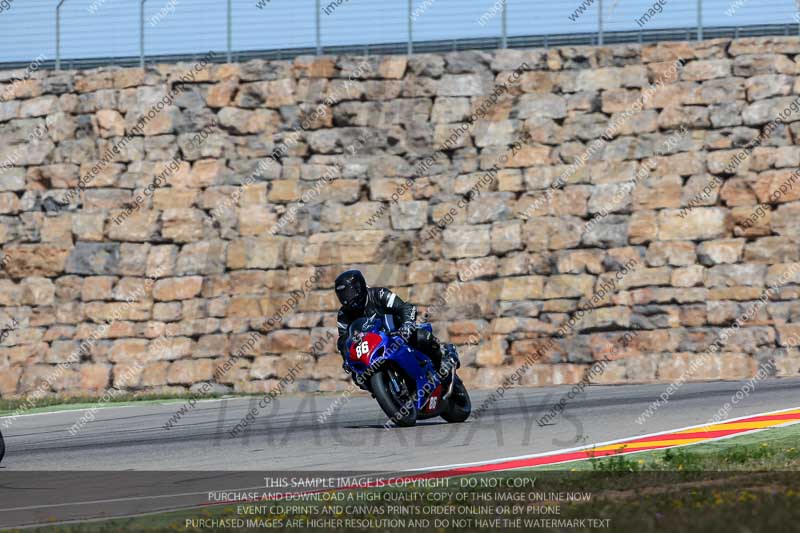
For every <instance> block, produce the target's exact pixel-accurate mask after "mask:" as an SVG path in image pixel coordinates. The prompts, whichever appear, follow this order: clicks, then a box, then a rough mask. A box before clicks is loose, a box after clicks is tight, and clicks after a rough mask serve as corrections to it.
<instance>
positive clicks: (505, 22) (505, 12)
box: [502, 0, 508, 48]
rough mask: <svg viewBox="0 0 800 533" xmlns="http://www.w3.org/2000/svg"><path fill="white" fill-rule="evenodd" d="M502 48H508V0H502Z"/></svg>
mask: <svg viewBox="0 0 800 533" xmlns="http://www.w3.org/2000/svg"><path fill="white" fill-rule="evenodd" d="M502 47H503V48H508V0H503V40H502Z"/></svg>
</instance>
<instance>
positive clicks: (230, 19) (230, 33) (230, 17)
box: [228, 0, 233, 63]
mask: <svg viewBox="0 0 800 533" xmlns="http://www.w3.org/2000/svg"><path fill="white" fill-rule="evenodd" d="M232 42H233V7H232V6H231V0H228V63H230V62H231V44H232Z"/></svg>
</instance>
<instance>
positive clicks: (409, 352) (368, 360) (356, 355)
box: [348, 321, 441, 412]
mask: <svg viewBox="0 0 800 533" xmlns="http://www.w3.org/2000/svg"><path fill="white" fill-rule="evenodd" d="M382 326H383V324H382V323H381V322H380V321H374V322H367V323H366V329H367V331H362V332H361V334H360V335H357V336H356V335H351V337H350V339H349V340H348V344H349V346H350V349H349V354H350V357H349V360H348V364H349V365H350V367H351V368H352V369H353V370H355V372H356V373H357V374H358V375H361V374H363V373H364V372H366V371H367V368H368V367H370V366H373V367H374V368H379V367H380V366H383V365H385V364H386V363H387V362H390V361H391V362H392V363H394V364H395V365H396V366H397V367H398V368H400V369H401V370H402V371H403V373H404V374H406V375H407V376H409V377H410V378H412V379H413V380H414V384H415V386H416V390H415V391H413V393H414V396H415V397H416V407H417V410H418V411H419V412H422V411H423V407H424V406H425V404H426V403H427V402H428V398H429V397H430V396H431V393H433V392H435V391H436V390H437V389H438V387H439V384H440V383H441V379H440V377H439V375H438V374H437V373H436V369H435V368H434V366H433V362H432V361H431V360H430V358H429V357H428V356H426V355H425V354H423V353H422V352H419V351H417V350H415V349H413V348H411V347H410V346H409V345H408V343H406V342H405V340H404V339H403V338H402V337H401V336H399V335H391V334H389V333H387V332H385V331H382ZM420 327H422V328H425V329H427V330H428V331H431V325H430V324H421V325H420ZM368 377H369V376H365V378H368ZM365 381H366V382H368V381H369V379H365Z"/></svg>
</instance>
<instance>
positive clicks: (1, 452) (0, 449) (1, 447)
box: [0, 432, 6, 463]
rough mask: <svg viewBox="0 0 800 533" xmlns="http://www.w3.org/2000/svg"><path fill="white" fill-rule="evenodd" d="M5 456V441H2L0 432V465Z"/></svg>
mask: <svg viewBox="0 0 800 533" xmlns="http://www.w3.org/2000/svg"><path fill="white" fill-rule="evenodd" d="M5 455H6V441H5V440H3V433H2V432H0V463H2V462H3V457H5Z"/></svg>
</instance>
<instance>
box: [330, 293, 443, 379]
mask: <svg viewBox="0 0 800 533" xmlns="http://www.w3.org/2000/svg"><path fill="white" fill-rule="evenodd" d="M372 315H379V316H381V315H383V317H384V321H385V322H386V324H387V326H388V327H389V329H391V330H393V331H394V330H397V329H399V328H400V326H401V325H402V324H404V323H406V322H412V323H413V322H415V321H416V318H417V306H415V305H413V304H410V303H407V302H404V301H403V299H402V298H400V297H399V296H397V294H395V293H393V292H392V291H390V290H389V289H386V288H383V287H375V288H372V287H369V288H367V304H366V305H365V306H364V310H363V311H360V312H359V311H355V312H354V311H350V310H349V309H346V308H344V307H342V308H340V309H339V314H338V316H337V317H336V322H337V326H338V328H339V340H338V341H337V346H338V348H339V353H340V354H341V355H342V358H343V359H346V358H347V346H346V343H347V333H348V332H347V329H348V328H349V327H350V324H352V323H353V322H355V321H356V320H358V319H359V318H361V317H365V316H372ZM407 342H408V344H409V345H411V346H412V347H413V348H415V349H417V350H419V351H421V352H422V353H424V354H425V355H427V356H428V357H430V358H431V361H432V362H433V366H434V367H435V368H436V369H437V370H438V369H439V368H440V366H441V363H442V351H441V345H440V343H439V340H438V339H437V338H436V337H435V336H434V335H433V334H432V333H431V332H430V331H428V330H426V329H421V328H417V329H416V330H415V331H414V334H412V335H411V338H409V339H407Z"/></svg>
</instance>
